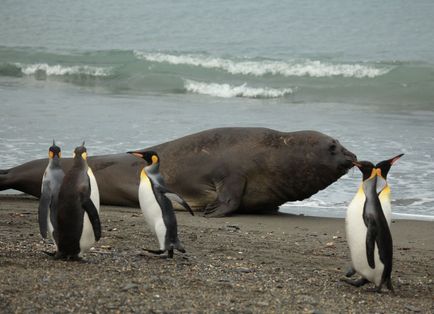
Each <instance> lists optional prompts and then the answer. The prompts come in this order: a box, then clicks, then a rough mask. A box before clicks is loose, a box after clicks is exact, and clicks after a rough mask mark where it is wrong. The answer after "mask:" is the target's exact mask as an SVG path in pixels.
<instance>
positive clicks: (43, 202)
mask: <svg viewBox="0 0 434 314" xmlns="http://www.w3.org/2000/svg"><path fill="white" fill-rule="evenodd" d="M50 194H51V193H49V192H48V191H45V190H44V193H42V194H41V199H40V200H39V207H38V223H39V232H40V233H41V236H42V238H44V239H46V238H47V229H48V209H49V208H50V203H51V196H50Z"/></svg>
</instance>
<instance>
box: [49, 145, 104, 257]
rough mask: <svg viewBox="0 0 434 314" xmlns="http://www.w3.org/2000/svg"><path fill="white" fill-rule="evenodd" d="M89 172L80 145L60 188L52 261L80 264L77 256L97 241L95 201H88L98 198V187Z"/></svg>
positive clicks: (99, 232)
mask: <svg viewBox="0 0 434 314" xmlns="http://www.w3.org/2000/svg"><path fill="white" fill-rule="evenodd" d="M89 169H90V168H89V166H88V164H87V151H86V148H85V147H84V142H83V144H82V145H81V146H79V147H77V148H75V150H74V158H73V163H72V166H71V169H70V170H69V171H68V172H67V173H66V175H65V177H64V179H63V183H62V185H61V187H60V192H59V200H58V212H57V230H55V234H56V233H57V236H55V238H56V239H57V252H56V255H55V258H56V259H66V260H80V256H79V255H80V254H81V253H83V252H85V251H86V250H88V249H89V248H90V247H91V246H92V245H93V244H94V243H95V241H98V240H99V239H100V238H101V223H100V220H99V199H93V200H92V192H93V196H94V197H96V196H99V193H98V186H97V184H96V180H95V178H94V177H93V174H92V172H91V171H89ZM89 174H90V175H89ZM92 177H93V178H92Z"/></svg>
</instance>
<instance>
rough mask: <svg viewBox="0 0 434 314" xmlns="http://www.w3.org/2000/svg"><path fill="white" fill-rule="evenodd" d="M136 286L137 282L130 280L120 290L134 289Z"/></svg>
mask: <svg viewBox="0 0 434 314" xmlns="http://www.w3.org/2000/svg"><path fill="white" fill-rule="evenodd" d="M138 287H139V285H138V284H135V283H132V282H130V283H128V284H126V285H125V286H123V287H122V289H121V290H122V291H127V290H130V289H135V288H138Z"/></svg>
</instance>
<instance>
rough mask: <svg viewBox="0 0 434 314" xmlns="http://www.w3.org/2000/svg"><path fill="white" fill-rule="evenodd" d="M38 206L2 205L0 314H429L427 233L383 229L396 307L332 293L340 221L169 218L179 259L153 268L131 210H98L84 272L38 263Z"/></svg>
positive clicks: (337, 290)
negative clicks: (96, 237) (388, 234)
mask: <svg viewBox="0 0 434 314" xmlns="http://www.w3.org/2000/svg"><path fill="white" fill-rule="evenodd" d="M37 206H38V203H37V200H35V199H32V198H16V197H6V196H0V278H1V280H0V312H1V313H10V312H19V313H23V312H24V313H26V312H63V313H64V312H81V313H85V312H95V313H107V312H109V313H116V312H119V313H129V312H165V313H182V312H186V313H192V312H193V313H194V312H202V313H203V312H205V313H208V312H243V313H244V312H245V313H251V312H253V313H259V312H260V313H300V312H307V313H348V312H349V313H374V312H376V313H409V312H420V313H428V312H434V305H433V304H434V299H433V295H434V291H433V288H434V285H433V274H434V262H433V261H434V241H433V240H434V223H433V222H423V221H408V220H396V221H394V223H393V224H392V234H393V239H394V268H393V272H392V281H393V285H394V288H395V295H392V294H391V293H390V292H388V291H386V290H384V292H383V293H382V294H377V293H372V292H368V291H367V289H368V288H369V287H372V285H367V286H365V287H362V288H355V287H352V286H348V285H347V284H345V283H343V282H341V281H340V279H341V278H342V277H343V274H344V273H345V270H346V267H347V266H348V265H349V252H348V248H347V244H346V240H345V233H344V221H343V220H342V219H329V218H315V217H303V216H292V215H285V214H278V215H272V216H258V215H256V216H235V217H230V218H218V219H206V218H203V217H200V216H195V217H192V216H190V215H189V214H187V213H183V212H177V217H178V224H179V235H180V239H181V241H182V242H183V244H184V246H185V248H186V249H187V252H188V253H187V254H185V255H182V254H176V255H175V257H174V259H162V258H160V257H155V256H152V255H150V254H148V253H146V252H145V251H144V250H143V249H144V248H154V249H155V248H157V242H156V239H155V237H154V236H153V235H152V234H151V233H150V231H149V230H148V228H147V226H146V225H145V222H144V220H143V217H142V215H141V213H140V210H139V209H134V208H121V207H111V206H103V207H102V208H101V221H102V226H103V236H102V239H101V241H99V242H98V243H97V244H96V245H95V248H94V249H93V250H92V251H90V252H88V253H86V254H85V255H84V262H64V261H54V260H52V259H50V257H49V256H47V255H45V254H43V253H42V251H43V250H46V251H52V250H53V247H52V246H51V245H49V244H45V243H44V242H42V241H41V238H40V235H39V231H38V225H37Z"/></svg>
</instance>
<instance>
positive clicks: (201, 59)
mask: <svg viewBox="0 0 434 314" xmlns="http://www.w3.org/2000/svg"><path fill="white" fill-rule="evenodd" d="M134 54H135V56H136V57H137V58H139V59H144V60H147V61H150V62H158V63H169V64H174V65H191V66H200V67H203V68H208V69H221V70H224V71H226V72H228V73H231V74H242V75H254V76H263V75H267V74H271V75H282V76H285V77H290V76H309V77H318V78H320V77H334V76H342V77H354V78H374V77H377V76H381V75H384V74H386V73H388V72H389V71H390V69H388V68H376V67H373V66H368V65H363V64H332V63H327V62H321V61H316V60H305V61H302V62H297V61H291V62H283V61H272V60H263V61H250V60H249V61H233V60H229V59H223V58H214V57H207V56H200V55H179V56H177V55H172V54H162V53H144V52H140V51H135V52H134Z"/></svg>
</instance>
